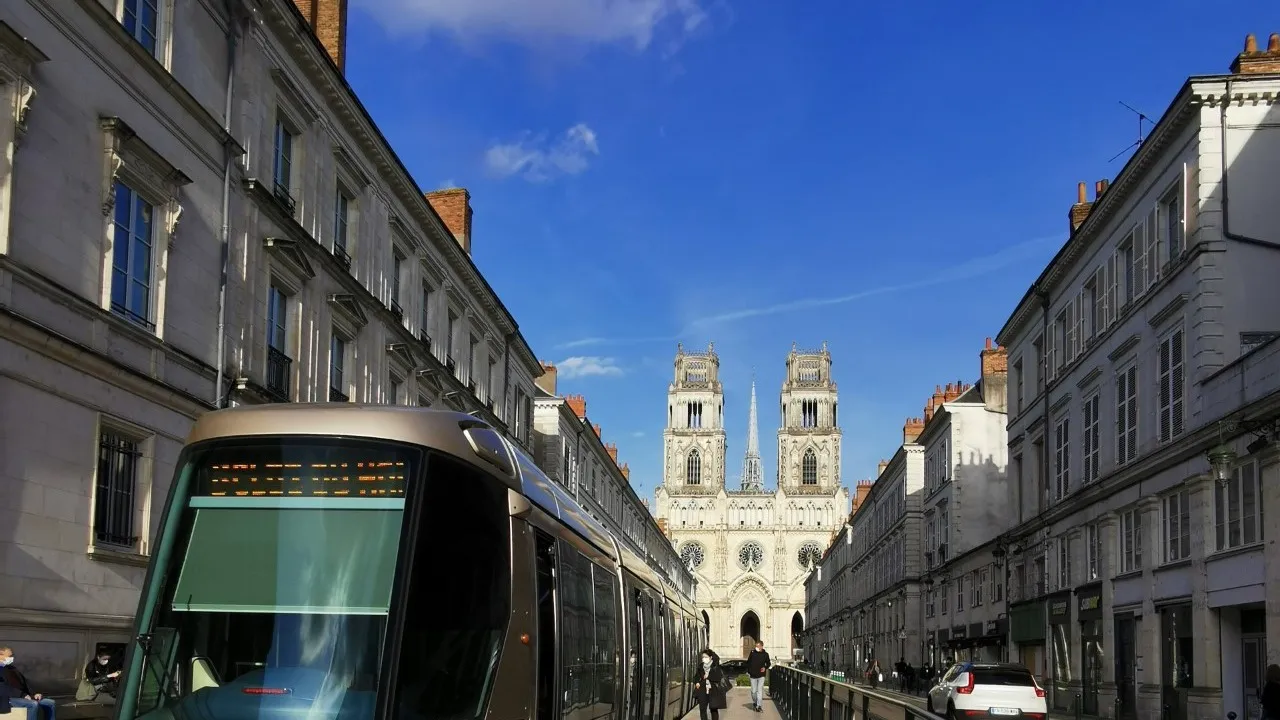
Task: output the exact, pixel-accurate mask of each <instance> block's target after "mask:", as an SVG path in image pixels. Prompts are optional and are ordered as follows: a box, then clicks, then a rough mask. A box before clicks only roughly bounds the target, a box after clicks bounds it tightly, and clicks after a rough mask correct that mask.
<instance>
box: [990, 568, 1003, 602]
mask: <svg viewBox="0 0 1280 720" xmlns="http://www.w3.org/2000/svg"><path fill="white" fill-rule="evenodd" d="M989 575H990V577H991V602H993V603H998V602H1003V601H1004V583H1003V582H1002V579H1001V576H1000V568H996V570H995V572H991V573H989Z"/></svg>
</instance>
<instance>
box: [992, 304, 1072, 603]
mask: <svg viewBox="0 0 1280 720" xmlns="http://www.w3.org/2000/svg"><path fill="white" fill-rule="evenodd" d="M1036 295H1037V296H1038V297H1039V298H1040V328H1041V330H1040V332H1041V337H1043V338H1044V339H1045V342H1044V346H1048V344H1049V342H1048V341H1049V333H1050V332H1051V331H1052V329H1051V328H1050V327H1049V293H1048V291H1046V290H1044V289H1043V288H1039V287H1038V288H1036ZM1054 347H1055V348H1057V345H1056V344H1055V345H1054ZM1063 352H1066V349H1065V348H1064V349H1063ZM1051 362H1053V358H1051V357H1049V356H1048V355H1046V356H1045V358H1044V367H1042V368H1040V372H1042V373H1044V374H1045V376H1046V378H1045V382H1044V393H1043V395H1044V397H1042V398H1041V399H1040V402H1041V403H1042V404H1043V405H1044V413H1043V416H1044V442H1043V443H1041V451H1040V473H1041V475H1040V477H1039V478H1038V480H1039V481H1040V489H1041V490H1043V489H1044V487H1045V482H1047V481H1048V480H1049V477H1050V476H1049V471H1050V470H1051V467H1050V465H1049V456H1050V455H1051V454H1052V452H1051V450H1050V446H1049V438H1050V437H1052V436H1053V432H1052V431H1053V424H1052V423H1051V422H1050V418H1049V380H1048V375H1049V363H1051ZM1045 501H1046V502H1047V501H1048V498H1045ZM1019 504H1021V503H1019ZM1043 512H1044V510H1043V509H1042V508H1036V515H1040V514H1041V513H1043ZM1005 592H1008V588H1005Z"/></svg>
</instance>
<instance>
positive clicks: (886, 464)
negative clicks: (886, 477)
mask: <svg viewBox="0 0 1280 720" xmlns="http://www.w3.org/2000/svg"><path fill="white" fill-rule="evenodd" d="M887 467H889V461H888V460H881V461H880V462H879V463H878V464H877V465H876V477H880V476H881V475H883V474H884V469H885V468H887Z"/></svg>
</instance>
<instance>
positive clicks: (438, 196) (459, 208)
mask: <svg viewBox="0 0 1280 720" xmlns="http://www.w3.org/2000/svg"><path fill="white" fill-rule="evenodd" d="M427 202H429V203H431V207H433V208H435V211H436V214H437V215H439V216H440V219H441V220H443V221H444V225H445V227H447V228H449V232H451V233H453V239H454V240H457V241H458V244H459V245H461V246H462V249H463V250H465V251H466V253H467V254H468V255H470V254H471V193H469V192H467V190H466V188H449V189H448V190H436V191H435V192H429V193H427Z"/></svg>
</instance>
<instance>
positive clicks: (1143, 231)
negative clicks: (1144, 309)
mask: <svg viewBox="0 0 1280 720" xmlns="http://www.w3.org/2000/svg"><path fill="white" fill-rule="evenodd" d="M1130 243H1131V245H1130V247H1131V248H1132V250H1131V251H1130V254H1129V257H1131V258H1133V285H1134V288H1133V293H1131V295H1132V297H1134V298H1137V297H1138V296H1139V295H1141V294H1143V293H1145V292H1146V291H1147V267H1148V265H1149V263H1148V259H1149V258H1148V257H1147V250H1148V249H1149V245H1148V243H1147V223H1146V222H1145V221H1142V222H1139V223H1138V224H1137V225H1134V226H1133V236H1132V240H1130Z"/></svg>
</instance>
